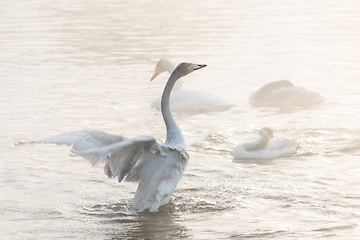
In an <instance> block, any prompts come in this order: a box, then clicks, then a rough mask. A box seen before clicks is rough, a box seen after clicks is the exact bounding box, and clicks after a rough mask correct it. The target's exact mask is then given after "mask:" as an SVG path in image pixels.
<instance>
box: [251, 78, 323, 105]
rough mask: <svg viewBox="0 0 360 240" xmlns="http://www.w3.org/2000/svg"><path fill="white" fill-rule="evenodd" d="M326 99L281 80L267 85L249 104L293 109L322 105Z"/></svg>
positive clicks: (254, 93) (253, 95) (257, 92)
mask: <svg viewBox="0 0 360 240" xmlns="http://www.w3.org/2000/svg"><path fill="white" fill-rule="evenodd" d="M325 100H326V98H324V97H323V96H321V95H320V94H318V93H315V92H311V91H309V90H306V89H305V88H302V87H298V86H294V84H292V83H291V82H290V81H288V80H281V81H276V82H271V83H268V84H265V85H264V86H263V87H261V88H260V89H259V90H257V91H256V92H253V93H252V94H251V95H250V97H249V104H250V105H251V106H253V107H260V106H270V107H291V106H309V105H314V104H320V103H322V102H324V101H325Z"/></svg>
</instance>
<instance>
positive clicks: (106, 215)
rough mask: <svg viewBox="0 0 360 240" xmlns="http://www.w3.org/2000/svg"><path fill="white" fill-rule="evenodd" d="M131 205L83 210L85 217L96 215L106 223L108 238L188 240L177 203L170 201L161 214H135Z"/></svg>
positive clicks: (161, 209)
mask: <svg viewBox="0 0 360 240" xmlns="http://www.w3.org/2000/svg"><path fill="white" fill-rule="evenodd" d="M128 206H129V203H116V204H109V205H96V206H93V207H91V208H89V209H84V210H85V212H84V213H85V214H86V215H96V216H97V217H99V218H100V223H102V224H103V228H104V233H105V235H106V237H105V239H173V238H176V239H178V238H189V237H190V235H189V234H188V233H187V229H186V227H185V226H183V225H182V224H181V217H180V215H179V214H177V213H176V210H175V204H174V203H173V202H172V201H170V202H169V203H168V204H167V205H165V206H163V207H160V208H159V211H158V212H155V213H151V212H149V211H144V212H133V211H129V210H128Z"/></svg>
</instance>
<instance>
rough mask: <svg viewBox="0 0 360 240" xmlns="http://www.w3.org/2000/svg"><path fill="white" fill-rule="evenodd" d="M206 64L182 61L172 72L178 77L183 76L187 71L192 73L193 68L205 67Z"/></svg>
mask: <svg viewBox="0 0 360 240" xmlns="http://www.w3.org/2000/svg"><path fill="white" fill-rule="evenodd" d="M206 66H207V65H206V64H195V63H187V62H183V63H180V64H179V65H177V67H176V68H175V70H174V71H173V74H177V75H178V77H179V78H181V77H184V76H186V75H188V74H189V73H192V72H193V71H195V70H198V69H200V68H203V67H206Z"/></svg>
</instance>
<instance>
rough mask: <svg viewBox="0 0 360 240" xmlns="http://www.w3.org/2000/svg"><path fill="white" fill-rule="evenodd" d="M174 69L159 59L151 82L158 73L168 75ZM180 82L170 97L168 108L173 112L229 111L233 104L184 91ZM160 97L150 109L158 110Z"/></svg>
mask: <svg viewBox="0 0 360 240" xmlns="http://www.w3.org/2000/svg"><path fill="white" fill-rule="evenodd" d="M174 69H175V65H174V64H173V63H172V62H171V61H169V60H168V59H166V58H162V59H160V60H159V61H158V62H157V64H156V68H155V71H154V74H153V76H152V77H151V80H150V81H152V80H154V79H155V78H156V77H157V76H158V75H159V74H160V73H162V72H165V71H167V72H168V73H169V74H171V73H172V71H173V70H174ZM182 86H183V84H182V81H181V80H179V81H177V82H176V84H175V86H174V89H173V92H172V94H171V96H170V107H171V110H173V111H190V112H212V111H216V112H221V111H226V110H229V109H230V108H232V107H234V106H235V104H234V103H232V102H229V101H227V100H225V99H223V98H220V97H218V96H215V95H213V94H210V93H208V92H205V91H201V90H194V89H184V88H182ZM160 102H161V101H160V97H159V98H157V99H155V100H154V101H153V102H152V103H151V107H153V108H156V109H160V106H161V104H160Z"/></svg>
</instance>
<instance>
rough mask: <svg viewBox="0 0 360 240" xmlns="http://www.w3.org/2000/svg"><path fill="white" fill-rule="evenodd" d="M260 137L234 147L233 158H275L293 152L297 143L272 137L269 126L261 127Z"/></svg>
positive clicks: (297, 146)
mask: <svg viewBox="0 0 360 240" xmlns="http://www.w3.org/2000/svg"><path fill="white" fill-rule="evenodd" d="M259 135H260V137H259V138H257V139H255V140H254V141H252V142H249V143H242V144H239V145H237V146H236V147H235V150H234V153H233V155H234V157H235V158H277V157H285V156H288V155H291V154H295V153H296V151H297V149H298V148H299V144H298V143H297V142H295V141H293V140H290V139H285V138H274V135H273V130H272V129H271V128H261V129H260V131H259Z"/></svg>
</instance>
